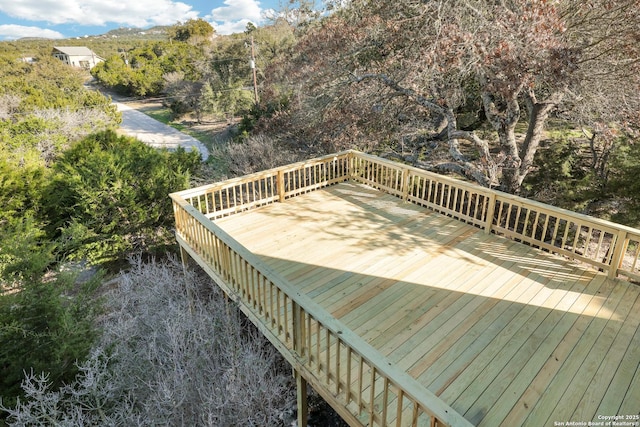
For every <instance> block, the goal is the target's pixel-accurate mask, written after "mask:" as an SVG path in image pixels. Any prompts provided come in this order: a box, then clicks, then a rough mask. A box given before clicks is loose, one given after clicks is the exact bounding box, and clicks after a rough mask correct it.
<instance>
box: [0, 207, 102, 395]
mask: <svg viewBox="0 0 640 427" xmlns="http://www.w3.org/2000/svg"><path fill="white" fill-rule="evenodd" d="M42 238H43V232H42V231H41V230H40V229H39V228H38V227H37V226H36V225H35V223H34V222H33V221H31V220H28V219H27V220H25V221H23V222H14V223H13V224H12V225H11V226H9V227H7V226H5V227H3V228H2V229H0V239H1V240H2V242H3V244H2V248H1V249H0V342H2V346H0V396H2V397H3V399H4V404H5V405H6V404H14V403H15V399H16V398H17V397H19V396H20V395H21V390H20V385H21V382H22V379H23V376H24V372H29V371H33V372H37V373H39V372H48V373H50V378H51V380H52V384H54V385H55V386H59V385H61V384H62V383H63V382H68V381H71V380H73V378H74V377H75V374H76V372H77V368H76V365H75V363H76V362H77V361H81V360H84V358H85V357H86V355H87V353H88V351H89V348H90V347H91V345H92V344H93V339H94V335H95V333H94V329H93V325H92V319H93V314H94V311H95V310H96V309H97V303H96V302H95V300H93V299H91V298H90V295H91V292H92V289H93V287H94V286H95V284H96V281H92V282H90V283H89V284H87V285H84V286H80V287H72V285H73V282H74V277H73V275H71V274H62V273H50V272H49V270H48V269H49V267H50V266H51V264H52V263H53V261H54V246H53V245H52V244H49V243H43V239H42Z"/></svg>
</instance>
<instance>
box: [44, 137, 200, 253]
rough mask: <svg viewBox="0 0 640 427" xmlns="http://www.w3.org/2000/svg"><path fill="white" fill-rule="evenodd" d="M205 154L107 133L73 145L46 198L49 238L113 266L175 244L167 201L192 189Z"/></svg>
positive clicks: (62, 248) (58, 167)
mask: <svg viewBox="0 0 640 427" xmlns="http://www.w3.org/2000/svg"><path fill="white" fill-rule="evenodd" d="M199 165H200V157H199V153H197V152H191V153H187V152H185V151H184V150H178V151H176V152H168V151H158V150H156V149H154V148H151V147H149V146H147V145H145V144H144V143H142V142H140V141H137V140H135V139H132V138H128V137H124V136H118V135H116V134H115V133H114V132H111V131H106V132H102V133H98V134H95V135H91V136H89V137H87V138H85V139H83V140H81V141H79V142H77V143H75V144H74V145H73V146H72V147H71V148H70V149H69V150H68V151H66V152H65V153H64V154H63V155H62V156H61V158H60V159H59V160H58V161H57V162H56V163H55V165H54V167H53V169H54V175H53V178H52V179H51V181H50V183H49V185H48V186H47V188H46V189H45V191H44V196H43V209H44V212H45V215H46V221H45V222H46V223H47V224H48V226H47V231H48V233H49V237H50V238H51V239H53V240H57V241H59V242H60V251H61V253H62V254H64V255H66V256H70V257H71V258H73V259H88V260H89V261H91V262H93V263H100V262H104V261H114V260H117V259H120V258H122V257H123V256H125V255H126V253H128V252H131V251H148V250H156V249H158V248H160V247H163V246H164V245H167V244H173V237H172V236H171V234H170V233H169V231H168V228H169V227H171V226H172V224H173V211H172V207H171V202H170V199H169V197H168V194H169V193H171V192H174V191H178V190H182V189H185V188H187V187H188V185H189V176H190V174H191V173H193V172H194V171H195V170H196V169H197V168H198V167H199Z"/></svg>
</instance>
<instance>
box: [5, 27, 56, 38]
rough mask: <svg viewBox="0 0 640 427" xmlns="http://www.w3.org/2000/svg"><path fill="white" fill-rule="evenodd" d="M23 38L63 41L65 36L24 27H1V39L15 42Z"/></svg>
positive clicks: (51, 31) (41, 29) (45, 30)
mask: <svg viewBox="0 0 640 427" xmlns="http://www.w3.org/2000/svg"><path fill="white" fill-rule="evenodd" d="M22 37H44V38H47V39H62V38H64V36H63V35H62V34H60V33H59V32H57V31H53V30H47V29H44V28H39V27H26V26H24V25H0V39H3V40H15V39H19V38H22Z"/></svg>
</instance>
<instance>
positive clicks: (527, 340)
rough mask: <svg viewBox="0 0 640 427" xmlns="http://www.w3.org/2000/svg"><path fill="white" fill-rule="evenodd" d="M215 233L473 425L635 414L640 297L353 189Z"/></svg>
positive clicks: (267, 211)
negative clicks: (250, 254) (236, 245)
mask: <svg viewBox="0 0 640 427" xmlns="http://www.w3.org/2000/svg"><path fill="white" fill-rule="evenodd" d="M216 223H217V224H218V225H220V226H221V227H222V228H223V229H224V230H225V231H227V232H228V233H229V234H230V235H232V236H233V237H234V238H235V239H236V240H238V242H239V243H241V244H242V245H243V246H245V247H246V248H248V249H249V250H251V251H252V252H253V253H254V254H256V255H258V256H259V257H260V258H261V259H262V260H263V261H264V262H265V263H266V264H267V265H268V266H269V267H270V268H272V269H273V270H274V271H277V272H278V273H279V274H280V275H281V276H283V277H285V278H286V279H287V280H289V281H290V282H291V283H292V284H293V285H294V286H296V287H297V288H299V289H300V290H302V291H304V292H305V293H306V294H307V295H308V296H309V297H311V298H312V299H313V300H314V301H315V302H317V303H318V304H320V305H321V306H322V307H323V308H324V309H326V310H327V312H329V313H331V314H332V315H333V316H334V317H336V318H337V319H339V320H340V321H341V322H343V323H344V324H345V325H346V326H347V327H348V328H350V329H351V330H353V331H354V332H356V333H357V334H359V335H360V336H361V337H362V338H364V339H365V340H366V341H367V342H369V343H370V344H371V345H372V346H373V347H374V348H376V349H377V350H378V351H379V352H380V353H381V354H383V355H384V356H386V357H387V358H388V359H389V360H390V361H391V362H393V363H395V364H396V365H397V366H398V367H400V368H402V369H404V370H406V371H407V372H408V373H409V374H410V375H412V376H413V377H414V378H416V380H417V381H418V382H420V383H421V384H422V385H424V386H425V387H426V388H428V389H429V390H430V391H432V392H433V393H435V394H437V395H438V396H440V397H441V398H442V399H443V400H444V401H445V402H446V403H447V404H449V405H450V406H451V407H453V408H454V409H455V410H456V411H458V412H459V413H461V414H463V415H464V416H465V418H467V419H468V420H470V421H471V422H473V423H474V424H479V425H486V426H496V425H501V424H502V425H532V426H539V425H553V424H554V421H558V422H566V421H575V422H580V421H583V422H588V421H592V420H595V421H597V416H598V415H634V414H638V413H639V412H640V386H639V384H640V369H639V367H638V365H639V363H640V332H639V331H638V327H639V325H640V286H637V285H634V284H631V283H628V282H625V281H622V280H617V279H609V278H607V277H606V276H605V275H604V274H602V273H598V272H596V271H593V270H591V269H588V268H585V267H584V266H582V265H579V264H577V263H573V262H569V261H566V260H565V259H562V258H560V257H556V256H553V255H550V254H548V253H545V252H541V251H538V250H535V249H533V248H530V247H528V246H526V245H523V244H519V243H517V242H513V241H511V240H508V239H504V238H501V237H498V236H495V235H488V234H485V233H484V232H483V231H482V230H480V229H478V228H476V227H473V226H470V225H467V224H464V223H462V222H460V221H457V220H455V219H452V218H449V217H446V216H443V215H440V214H437V213H435V212H432V211H430V210H428V209H425V208H422V207H419V206H416V205H413V204H410V203H403V202H402V201H401V200H400V199H398V198H396V197H394V196H391V195H387V194H384V193H382V192H379V191H377V190H374V189H371V188H369V187H366V186H363V185H359V184H355V183H342V184H338V185H335V186H332V187H329V188H326V189H323V190H319V191H314V192H311V193H307V194H304V195H301V196H298V197H294V198H291V199H288V200H287V201H286V202H285V203H275V204H272V205H269V206H265V207H262V208H259V209H256V210H252V211H248V212H243V213H240V214H237V215H232V216H230V217H226V218H222V219H220V220H217V221H216Z"/></svg>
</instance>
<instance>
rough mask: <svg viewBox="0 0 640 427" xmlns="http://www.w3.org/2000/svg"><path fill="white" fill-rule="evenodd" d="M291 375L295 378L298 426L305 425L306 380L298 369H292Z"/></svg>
mask: <svg viewBox="0 0 640 427" xmlns="http://www.w3.org/2000/svg"><path fill="white" fill-rule="evenodd" d="M293 375H294V377H295V378H296V400H297V405H298V424H297V425H298V427H307V418H308V415H309V405H308V402H307V380H305V379H304V378H303V377H302V375H301V374H300V371H298V370H297V369H295V368H294V369H293Z"/></svg>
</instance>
